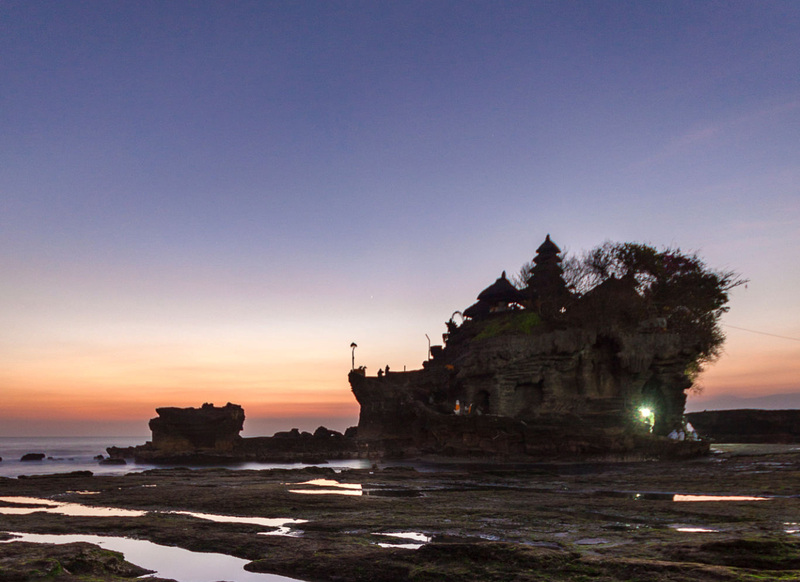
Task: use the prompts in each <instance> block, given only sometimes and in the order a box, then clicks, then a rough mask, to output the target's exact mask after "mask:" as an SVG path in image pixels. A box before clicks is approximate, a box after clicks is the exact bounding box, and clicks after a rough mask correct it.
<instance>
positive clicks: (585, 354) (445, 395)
mask: <svg viewBox="0 0 800 582" xmlns="http://www.w3.org/2000/svg"><path fill="white" fill-rule="evenodd" d="M693 355H694V352H693V350H692V346H690V345H685V342H684V340H683V339H682V338H681V336H680V335H678V334H670V333H636V332H630V331H626V332H623V331H612V330H605V331H603V332H599V331H593V330H590V329H580V328H578V329H566V330H553V331H537V332H536V333H528V334H504V335H498V336H496V337H488V338H480V337H473V338H470V339H468V340H467V341H462V342H456V344H455V345H452V346H447V347H446V348H445V349H444V350H443V351H442V352H441V355H440V356H438V357H437V358H435V359H434V360H432V361H429V362H426V363H425V367H424V369H423V370H417V371H412V372H399V373H394V372H392V373H389V374H387V375H386V376H384V377H380V378H377V377H366V376H364V375H362V374H359V373H356V372H353V373H351V374H350V383H351V386H352V389H353V393H354V394H355V396H356V399H357V400H358V402H359V404H360V405H361V415H360V417H359V426H358V434H359V439H360V440H361V441H362V442H363V443H364V444H365V445H368V446H369V447H370V448H371V449H372V450H373V451H381V452H383V453H385V454H388V455H391V456H407V455H409V454H416V453H438V454H442V453H443V454H454V455H494V454H504V455H541V456H552V455H559V454H587V453H595V454H603V453H625V452H629V451H634V450H647V449H649V448H652V444H653V442H654V441H657V440H658V439H657V437H659V436H666V435H667V434H668V433H669V432H671V431H672V430H673V429H676V428H680V426H681V423H682V416H683V410H684V405H685V402H686V395H685V392H684V391H685V390H686V389H687V388H689V387H690V386H691V381H690V380H689V379H688V378H687V376H686V374H685V370H686V368H687V364H688V363H689V362H690V361H692V358H693ZM456 402H458V411H457V412H456ZM644 407H647V408H650V409H651V410H654V411H655V422H654V424H653V425H652V427H651V426H648V424H647V423H646V422H644V421H643V418H642V415H641V413H640V409H641V408H644ZM651 429H652V432H651Z"/></svg>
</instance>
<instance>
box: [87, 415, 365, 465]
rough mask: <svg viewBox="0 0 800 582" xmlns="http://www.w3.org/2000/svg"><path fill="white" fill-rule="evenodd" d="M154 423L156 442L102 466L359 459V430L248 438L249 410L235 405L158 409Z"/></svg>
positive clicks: (114, 452) (115, 450)
mask: <svg viewBox="0 0 800 582" xmlns="http://www.w3.org/2000/svg"><path fill="white" fill-rule="evenodd" d="M156 412H157V413H158V417H157V418H153V419H152V420H150V430H152V432H153V439H152V441H151V442H148V443H145V444H144V445H140V446H138V447H125V448H121V447H109V448H108V449H107V451H108V454H109V456H110V458H109V459H106V460H104V461H101V464H124V463H125V461H124V459H126V458H128V459H130V458H132V459H135V460H136V461H137V462H142V463H168V464H169V463H186V464H195V465H201V464H229V463H241V462H246V461H256V462H324V461H326V460H328V459H347V458H353V457H357V456H358V454H359V452H358V447H357V444H356V440H355V438H354V437H355V433H354V429H353V430H349V431H348V432H347V433H345V434H342V433H340V432H337V431H332V430H328V429H326V428H325V427H319V428H318V429H317V430H316V431H314V434H311V433H308V432H300V431H299V430H297V429H292V430H291V431H287V432H282V433H277V434H276V435H275V436H273V437H255V438H242V437H240V436H239V433H240V432H241V430H242V428H243V426H244V410H243V409H242V407H241V406H239V405H238V404H231V403H230V402H229V403H228V404H226V405H225V406H222V407H216V406H214V405H213V404H203V406H202V407H200V408H158V409H156Z"/></svg>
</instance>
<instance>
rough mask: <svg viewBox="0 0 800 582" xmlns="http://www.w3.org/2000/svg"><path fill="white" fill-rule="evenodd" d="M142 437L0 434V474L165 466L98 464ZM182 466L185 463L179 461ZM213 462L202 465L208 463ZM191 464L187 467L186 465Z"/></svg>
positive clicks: (345, 464) (343, 465)
mask: <svg viewBox="0 0 800 582" xmlns="http://www.w3.org/2000/svg"><path fill="white" fill-rule="evenodd" d="M146 440H147V439H146V438H144V437H96V436H94V437H0V458H2V461H0V477H19V476H20V475H48V474H54V473H69V472H72V471H91V472H92V473H93V474H95V475H124V474H126V473H131V472H134V471H146V470H148V469H157V468H166V467H169V466H170V465H152V464H144V463H142V464H140V463H134V462H133V461H132V460H129V461H128V464H126V465H101V464H100V462H99V460H98V459H97V458H96V457H98V456H103V457H105V458H107V457H108V453H106V448H107V447H129V446H137V445H142V444H144V443H145V441H146ZM28 453H43V454H44V455H45V458H44V459H43V460H41V461H21V460H20V459H21V458H22V457H23V455H26V454H28ZM181 466H182V467H185V466H186V465H181ZM211 466H213V465H203V467H206V468H207V467H211ZM307 466H309V465H307V464H303V463H238V464H234V465H225V467H227V468H229V469H239V470H260V469H291V468H302V467H307ZM325 466H326V467H331V468H332V469H334V470H339V469H351V468H352V469H358V468H366V467H369V466H370V465H369V462H368V461H365V460H359V459H354V460H349V461H331V462H329V463H327V464H325ZM190 468H191V467H190Z"/></svg>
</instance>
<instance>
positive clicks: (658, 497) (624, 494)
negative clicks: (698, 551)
mask: <svg viewBox="0 0 800 582" xmlns="http://www.w3.org/2000/svg"><path fill="white" fill-rule="evenodd" d="M594 494H595V495H598V496H600V497H615V498H618V499H633V500H634V501H641V500H647V501H674V502H686V501H767V500H769V499H771V498H770V497H757V496H752V495H687V494H682V493H634V492H631V491H595V492H594Z"/></svg>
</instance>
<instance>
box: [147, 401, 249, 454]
mask: <svg viewBox="0 0 800 582" xmlns="http://www.w3.org/2000/svg"><path fill="white" fill-rule="evenodd" d="M156 412H157V413H158V417H157V418H153V419H151V420H150V430H151V431H153V441H152V446H153V448H154V449H156V450H157V451H159V452H164V453H188V452H197V451H203V450H206V451H208V450H211V451H232V450H233V449H234V447H235V445H236V443H237V442H238V441H239V439H240V438H241V437H240V436H239V433H240V432H241V431H242V428H243V427H244V410H243V409H242V407H241V406H239V405H238V404H231V403H230V402H229V403H228V404H226V405H225V406H222V407H217V406H214V405H213V404H203V406H202V407H200V408H173V407H170V408H157V409H156Z"/></svg>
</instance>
